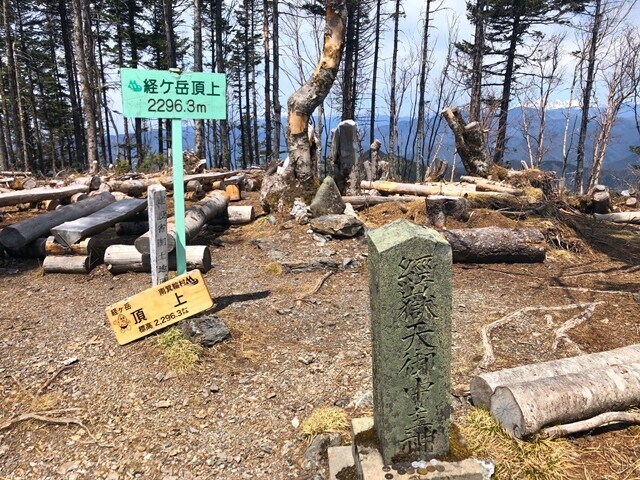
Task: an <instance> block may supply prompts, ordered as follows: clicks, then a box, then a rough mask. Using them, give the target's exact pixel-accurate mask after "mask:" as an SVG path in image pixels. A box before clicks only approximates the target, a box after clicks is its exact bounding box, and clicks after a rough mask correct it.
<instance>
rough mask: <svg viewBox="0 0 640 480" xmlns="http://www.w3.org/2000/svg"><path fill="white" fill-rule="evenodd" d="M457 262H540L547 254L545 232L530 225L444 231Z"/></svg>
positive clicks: (443, 234)
mask: <svg viewBox="0 0 640 480" xmlns="http://www.w3.org/2000/svg"><path fill="white" fill-rule="evenodd" d="M440 234H441V235H442V236H443V237H444V238H445V239H446V240H447V241H448V242H449V244H450V245H451V250H452V253H453V261H454V263H538V262H543V261H544V259H545V256H546V242H545V239H544V235H543V234H542V233H541V232H540V231H539V230H535V229H531V228H499V227H484V228H465V229H456V230H444V231H442V232H440Z"/></svg>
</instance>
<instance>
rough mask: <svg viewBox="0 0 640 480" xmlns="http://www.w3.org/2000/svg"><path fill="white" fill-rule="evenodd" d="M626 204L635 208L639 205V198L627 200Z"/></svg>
mask: <svg viewBox="0 0 640 480" xmlns="http://www.w3.org/2000/svg"><path fill="white" fill-rule="evenodd" d="M624 204H625V205H626V206H627V207H635V206H636V205H638V199H637V198H635V197H630V198H627V201H626V202H624Z"/></svg>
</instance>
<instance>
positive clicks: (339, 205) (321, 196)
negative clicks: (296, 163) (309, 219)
mask: <svg viewBox="0 0 640 480" xmlns="http://www.w3.org/2000/svg"><path fill="white" fill-rule="evenodd" d="M344 208H345V203H344V201H343V200H342V195H340V190H338V186H337V185H336V182H335V181H334V180H333V178H332V177H326V178H325V179H324V181H323V182H322V185H320V188H319V189H318V192H317V193H316V196H315V197H314V198H313V201H312V202H311V205H310V206H309V210H310V211H311V215H312V216H314V217H321V216H322V215H332V214H341V213H344Z"/></svg>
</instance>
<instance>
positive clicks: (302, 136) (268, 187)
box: [260, 0, 347, 209]
mask: <svg viewBox="0 0 640 480" xmlns="http://www.w3.org/2000/svg"><path fill="white" fill-rule="evenodd" d="M346 17H347V10H346V0H327V2H326V17H325V18H326V22H325V33H324V45H323V49H322V56H321V57H320V61H319V62H318V65H317V66H316V69H315V70H314V71H313V73H312V75H311V78H309V80H308V81H307V82H306V83H305V84H304V85H302V87H300V88H299V89H298V90H297V91H295V92H294V93H293V94H292V95H291V96H290V97H289V100H288V102H287V106H288V111H289V114H288V116H287V128H286V140H287V146H288V150H289V162H288V165H287V166H286V167H285V169H284V172H283V173H282V174H278V173H275V174H273V175H270V176H268V177H265V179H264V181H263V183H262V190H261V195H260V197H261V201H262V204H263V206H264V207H265V208H266V209H271V208H274V207H277V208H279V209H282V208H283V207H285V205H286V204H289V203H291V202H292V201H293V197H295V196H300V197H303V198H305V199H306V200H311V197H312V196H313V194H314V193H315V187H316V183H317V179H316V171H315V169H314V168H313V162H312V157H313V156H312V151H311V150H312V145H311V141H310V139H309V133H308V129H309V118H310V117H311V115H312V114H313V111H314V110H315V109H316V108H317V107H318V105H320V104H321V103H322V101H323V100H324V98H325V97H326V96H327V94H328V93H329V91H330V89H331V86H332V85H333V82H334V80H335V78H336V74H337V72H338V66H339V65H340V60H341V58H342V50H343V48H344V37H345V24H346Z"/></svg>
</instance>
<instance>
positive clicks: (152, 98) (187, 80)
mask: <svg viewBox="0 0 640 480" xmlns="http://www.w3.org/2000/svg"><path fill="white" fill-rule="evenodd" d="M120 78H121V82H122V103H123V112H124V116H125V117H129V118H180V119H182V118H191V119H225V118H226V89H227V80H226V76H225V75H224V74H221V73H203V72H185V73H182V74H178V73H173V72H169V71H162V70H138V69H135V68H123V69H121V70H120Z"/></svg>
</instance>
